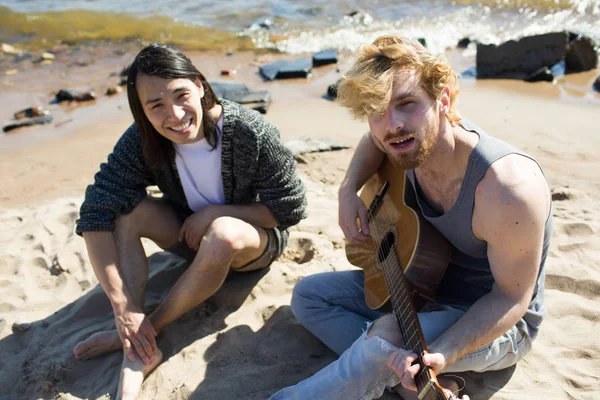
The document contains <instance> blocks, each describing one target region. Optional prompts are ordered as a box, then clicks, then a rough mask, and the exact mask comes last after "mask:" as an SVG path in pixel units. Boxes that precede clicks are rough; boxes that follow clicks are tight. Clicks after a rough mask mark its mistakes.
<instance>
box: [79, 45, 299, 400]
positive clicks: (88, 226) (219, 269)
mask: <svg viewBox="0 0 600 400" xmlns="http://www.w3.org/2000/svg"><path fill="white" fill-rule="evenodd" d="M127 94H128V99H129V105H130V107H131V111H132V113H133V116H134V119H135V123H134V124H133V125H131V127H130V128H129V129H128V130H127V131H126V132H125V133H124V134H123V136H122V137H121V138H120V140H119V141H118V143H117V144H116V146H115V148H114V150H113V152H112V154H110V155H109V157H108V161H107V162H106V163H103V164H102V165H101V167H100V171H99V172H98V173H97V174H96V176H95V182H94V184H93V185H90V186H88V188H87V191H86V195H85V201H84V203H83V204H82V206H81V217H80V219H79V221H78V224H77V228H76V231H77V233H78V234H81V235H82V236H83V238H84V239H85V242H86V246H87V249H88V253H89V257H90V261H91V264H92V267H93V269H94V272H95V273H96V276H97V277H98V280H99V282H100V285H101V286H102V288H103V289H104V292H105V293H106V295H107V296H108V298H109V300H110V303H111V305H112V308H113V312H114V316H115V324H116V329H115V330H111V331H104V332H99V333H96V334H94V335H92V336H91V337H89V338H88V339H86V340H84V341H82V342H80V343H78V344H77V345H76V346H75V348H74V353H75V356H76V357H77V358H78V359H89V358H93V357H97V356H99V355H101V354H105V353H107V352H109V351H114V350H116V349H120V348H123V350H124V357H123V365H122V368H121V379H120V383H119V389H118V393H117V397H118V398H127V399H133V398H135V397H136V396H137V394H138V392H139V389H140V387H141V384H142V381H143V379H144V377H145V375H146V374H147V373H148V372H149V371H150V370H152V369H153V368H154V367H156V365H157V364H158V363H159V362H160V361H161V358H162V353H161V352H160V349H158V348H157V346H156V340H155V336H156V335H157V334H158V333H159V332H160V331H161V330H162V329H163V328H164V327H165V326H166V325H168V324H169V323H171V322H173V321H174V320H176V319H177V318H179V317H180V316H181V315H183V314H184V313H186V312H187V311H189V310H191V309H192V308H194V307H196V306H197V305H199V304H200V303H202V302H203V301H205V300H206V299H207V298H208V297H210V296H211V295H212V294H214V293H215V292H216V291H217V290H218V289H219V288H220V287H221V285H222V284H223V282H224V280H225V278H226V276H227V274H228V273H229V271H231V270H233V271H239V272H247V271H254V270H257V269H261V268H265V267H267V266H269V265H270V264H271V263H272V262H273V260H275V259H276V258H277V257H278V256H279V255H280V254H281V253H282V251H283V249H284V247H285V245H286V242H287V237H288V232H287V228H288V227H289V226H292V225H295V224H297V223H298V222H299V221H300V220H301V219H302V218H304V217H305V208H306V198H305V188H304V186H303V184H302V183H301V181H300V179H299V178H298V177H297V176H296V174H295V161H294V158H293V156H292V154H291V152H290V151H289V150H287V149H286V148H285V147H284V146H283V145H282V144H281V142H280V141H279V132H278V130H277V129H276V128H275V127H274V126H273V125H271V124H270V123H268V122H267V121H265V120H264V119H263V118H262V117H261V116H260V114H258V113H257V112H255V111H252V110H249V109H247V108H243V107H241V106H239V105H237V104H236V103H232V102H229V101H226V100H223V99H217V97H216V96H215V93H214V92H213V90H212V89H211V87H210V85H209V84H208V82H207V81H206V79H205V78H204V76H203V75H202V74H201V73H200V72H199V71H198V70H197V69H196V67H194V65H193V64H192V62H191V61H190V60H189V59H188V58H187V57H186V56H185V55H184V54H183V53H181V52H180V51H178V50H176V49H173V48H171V47H168V46H163V45H158V44H153V45H150V46H148V47H146V48H144V49H143V50H142V51H141V52H140V53H139V54H138V55H137V57H136V58H135V60H134V62H133V63H132V65H131V67H130V69H129V76H128V84H127ZM150 185H157V186H158V187H159V188H160V190H161V191H162V192H163V194H164V196H163V197H162V198H161V199H156V198H152V197H149V196H148V195H147V192H146V188H147V187H148V186H150ZM141 238H148V239H151V240H152V241H154V242H155V243H157V244H158V245H159V246H160V247H162V248H163V249H166V250H168V251H170V252H172V253H175V254H177V255H179V256H181V257H183V258H185V259H187V260H188V261H189V262H190V265H189V268H188V269H187V270H186V271H185V272H184V274H183V275H182V276H181V277H180V278H179V280H178V281H177V282H176V284H175V285H174V286H173V288H172V289H171V290H170V291H169V293H168V295H167V296H166V298H165V299H164V300H163V301H162V303H161V304H160V305H159V306H158V307H157V308H156V309H155V310H154V311H153V312H152V313H151V314H150V315H145V314H144V311H143V310H144V295H145V289H146V284H147V282H148V261H147V258H146V256H145V254H144V249H143V247H142V244H141V240H140V239H141Z"/></svg>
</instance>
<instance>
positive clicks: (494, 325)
mask: <svg viewBox="0 0 600 400" xmlns="http://www.w3.org/2000/svg"><path fill="white" fill-rule="evenodd" d="M457 94H458V83H457V78H456V75H455V73H454V72H453V71H452V68H451V67H450V65H449V64H448V62H447V61H446V60H445V59H444V58H443V57H437V56H434V55H432V54H430V53H429V52H428V51H427V50H426V49H425V48H424V47H423V46H422V45H420V44H419V43H418V42H416V41H413V40H410V39H407V38H403V37H396V36H385V37H380V38H378V39H377V40H375V42H373V44H371V45H366V46H363V47H362V48H361V50H360V52H359V54H358V59H357V60H356V62H355V63H354V65H353V66H352V68H351V69H350V70H349V71H348V73H346V74H345V76H344V78H343V80H342V82H341V83H340V87H339V89H338V96H339V97H338V98H339V102H340V104H342V105H343V106H345V107H348V108H349V109H350V111H351V113H352V114H353V115H354V116H355V117H357V118H361V119H363V120H364V119H366V120H367V121H368V124H369V128H370V131H369V132H368V133H367V134H365V136H364V137H363V138H362V139H361V141H360V143H359V144H358V146H357V148H356V152H355V154H354V156H353V158H352V161H351V163H350V166H349V168H348V171H347V174H346V177H345V179H344V181H343V182H342V184H341V186H340V189H339V223H340V227H341V228H342V230H343V231H344V234H345V236H346V239H347V240H348V241H349V242H350V243H353V244H360V243H364V242H365V241H367V240H370V238H371V235H370V232H369V226H368V217H367V208H366V205H365V204H364V202H363V201H362V200H361V199H360V197H358V195H357V192H358V190H359V189H360V188H361V187H362V186H363V185H364V184H365V182H366V181H367V180H368V179H369V178H370V177H371V176H372V175H373V174H374V173H375V172H376V171H378V169H379V168H380V166H381V165H382V163H383V161H384V159H385V158H386V157H387V159H388V161H389V162H390V163H391V164H392V165H393V166H394V167H396V168H397V169H400V170H406V176H407V178H408V181H409V182H410V184H409V185H408V186H407V190H411V191H413V192H414V194H415V197H416V199H417V204H418V208H419V209H420V211H421V212H422V215H423V217H424V218H425V219H426V220H428V221H429V222H430V223H431V224H432V225H433V227H435V228H436V229H437V230H438V231H439V233H441V234H442V235H443V236H444V237H445V238H446V239H447V240H448V241H449V243H450V244H451V246H452V252H451V257H450V262H449V264H448V268H447V271H446V274H445V275H444V277H443V279H442V281H441V283H440V284H439V286H438V288H437V291H436V299H435V300H430V301H428V302H426V303H425V305H424V306H422V307H421V308H420V309H419V312H418V317H419V322H420V325H421V327H422V331H423V335H424V339H425V341H426V343H427V347H428V349H429V354H427V355H425V356H424V357H423V362H424V363H425V365H427V366H429V367H431V368H432V369H433V370H434V372H436V373H446V372H461V371H478V372H483V371H491V370H499V369H504V368H507V367H510V366H512V365H514V364H515V363H516V362H517V361H519V360H520V359H521V358H522V357H523V356H524V355H525V354H526V353H527V352H528V351H529V350H530V349H531V346H532V342H533V340H534V338H535V337H536V335H537V333H538V329H539V327H540V324H541V322H542V319H543V317H544V315H545V313H546V310H545V307H544V304H543V294H544V276H545V270H544V263H545V260H546V256H547V254H548V248H549V241H550V236H551V231H552V214H551V195H550V191H549V188H548V184H547V182H546V179H545V177H544V174H543V172H542V170H541V168H540V166H539V165H538V163H537V162H536V161H535V160H534V159H533V158H531V157H530V156H528V155H526V154H524V153H522V152H521V151H519V150H518V149H516V148H514V147H512V146H511V145H509V144H507V143H505V142H503V141H501V140H499V139H497V138H494V137H492V136H489V135H487V134H486V133H485V132H484V131H483V130H482V129H481V128H479V127H478V126H476V125H475V124H474V123H472V122H470V121H468V120H465V119H462V118H461V117H460V116H459V114H458V112H457V111H456V99H457ZM398 173H404V172H402V171H399V172H398ZM363 275H364V274H363V271H362V270H352V271H340V272H330V273H322V274H317V275H312V276H308V277H306V278H304V279H302V280H301V281H300V282H298V284H297V285H296V287H295V289H294V294H293V298H292V304H291V305H292V310H293V312H294V315H295V316H296V318H297V319H298V320H299V321H300V322H301V323H302V324H303V325H304V326H305V327H306V328H307V329H308V330H309V331H311V332H312V333H313V334H315V335H316V336H317V337H318V338H319V339H320V340H321V341H323V343H325V344H326V345H327V346H328V347H329V348H331V349H332V350H333V351H335V352H336V353H338V354H339V355H340V358H339V359H338V360H337V361H335V362H333V363H332V364H330V365H329V366H327V367H326V368H324V369H323V370H321V371H319V372H318V373H317V374H315V375H313V376H312V377H310V378H308V379H306V380H304V381H302V382H300V383H298V384H297V385H295V386H291V387H288V388H285V389H283V390H281V391H280V392H278V393H277V394H275V395H274V396H273V399H292V398H293V399H344V400H349V399H372V398H378V397H380V396H381V395H382V394H383V392H384V390H385V388H386V387H390V388H394V387H395V388H398V391H403V392H402V393H401V394H402V397H403V398H404V399H409V398H416V397H417V394H416V392H414V390H415V389H416V387H415V381H414V377H415V375H416V374H417V373H418V370H419V368H420V367H419V364H418V363H417V364H414V365H413V362H414V361H415V360H416V355H415V354H413V353H412V352H410V351H407V350H404V349H403V348H404V347H405V346H404V340H403V338H402V335H401V334H400V332H399V328H398V324H397V321H396V318H395V316H394V315H393V314H390V313H387V314H386V313H384V312H382V311H380V310H372V309H370V308H369V307H367V304H366V302H365V298H364V287H363V284H364V276H363ZM442 386H443V385H442ZM407 389H412V390H413V391H412V392H410V391H409V390H407ZM465 398H466V396H465Z"/></svg>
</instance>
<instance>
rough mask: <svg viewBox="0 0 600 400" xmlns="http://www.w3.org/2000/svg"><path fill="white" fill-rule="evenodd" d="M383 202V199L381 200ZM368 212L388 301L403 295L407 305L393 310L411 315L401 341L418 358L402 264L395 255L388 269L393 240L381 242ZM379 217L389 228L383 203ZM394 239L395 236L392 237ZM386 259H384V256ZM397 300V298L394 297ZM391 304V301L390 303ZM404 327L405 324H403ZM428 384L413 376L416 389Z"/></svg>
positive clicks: (422, 377)
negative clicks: (410, 333)
mask: <svg viewBox="0 0 600 400" xmlns="http://www.w3.org/2000/svg"><path fill="white" fill-rule="evenodd" d="M384 197H385V196H384ZM382 200H383V199H382ZM367 211H368V218H369V221H371V223H369V225H370V228H371V235H372V237H373V239H374V243H375V248H376V254H377V261H376V262H377V263H381V264H383V266H384V267H383V268H382V271H383V272H384V276H386V277H387V281H388V282H389V284H388V285H387V286H388V292H389V294H390V299H394V298H395V295H396V294H401V295H403V298H404V301H407V300H408V301H409V304H408V305H405V304H404V302H403V303H402V304H399V305H398V304H396V305H394V304H393V306H394V308H396V310H395V312H396V313H397V312H399V313H400V317H401V318H403V319H404V320H405V321H406V320H407V319H408V317H410V316H411V315H410V314H413V315H412V317H413V318H411V319H410V324H409V325H408V326H407V328H412V329H413V331H414V333H413V334H412V335H411V336H410V337H408V338H406V337H405V336H406V334H407V333H408V332H402V336H403V340H404V342H405V345H406V347H408V348H409V349H410V350H413V351H415V350H416V351H415V352H416V353H417V354H418V355H419V357H420V356H421V355H422V354H423V352H424V348H423V345H422V343H421V338H420V336H419V335H418V331H417V326H414V320H415V318H418V315H417V313H416V311H414V309H413V307H412V304H410V299H409V297H408V296H409V295H410V294H408V293H407V289H406V286H407V284H406V281H405V277H404V272H403V270H402V264H401V262H400V261H399V256H398V254H397V253H395V258H393V260H396V261H397V265H396V268H390V267H393V265H390V262H393V260H392V257H389V254H390V252H391V251H394V252H395V251H396V250H395V247H396V246H395V244H396V242H395V240H394V241H392V242H391V243H392V244H391V245H388V244H387V242H384V241H382V240H381V237H380V236H379V232H378V229H377V226H376V225H377V224H376V219H375V214H374V211H377V210H371V209H370V208H369V209H368V210H367ZM378 213H379V215H382V214H383V218H381V219H383V220H384V221H385V226H391V224H392V223H391V218H390V217H389V215H388V212H387V208H386V207H385V202H384V203H383V204H382V205H381V206H380V207H379V210H378ZM394 238H395V235H394ZM379 243H381V246H379V245H378V244H379ZM386 255H387V257H384V256H386ZM392 270H393V271H395V272H396V273H395V274H393V276H390V274H391V273H392ZM391 282H395V283H396V284H395V285H392V284H391ZM396 298H397V297H396ZM392 302H393V301H392ZM405 310H406V311H408V314H409V315H408V316H406V315H404V311H405ZM405 325H406V324H405ZM427 382H428V377H427V376H426V374H417V376H415V383H417V387H418V388H423V387H425V385H427ZM432 394H433V396H434V397H433V399H438V398H439V396H438V392H437V391H435V390H434V391H431V390H430V391H428V392H427V393H426V395H425V398H427V399H432V397H431V395H432ZM444 399H446V396H445V395H444Z"/></svg>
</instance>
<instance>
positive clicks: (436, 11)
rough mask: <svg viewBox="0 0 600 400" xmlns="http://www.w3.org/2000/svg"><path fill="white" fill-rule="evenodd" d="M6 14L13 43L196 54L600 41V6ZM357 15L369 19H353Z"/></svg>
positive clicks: (300, 5) (233, 3)
mask: <svg viewBox="0 0 600 400" xmlns="http://www.w3.org/2000/svg"><path fill="white" fill-rule="evenodd" d="M0 6H4V7H6V8H5V9H1V8H0V39H3V40H6V41H10V40H11V39H12V41H15V40H16V39H20V40H21V41H31V42H34V41H35V40H41V39H46V40H45V41H44V43H47V42H48V41H52V40H61V39H70V40H78V39H123V38H125V37H127V36H136V35H137V36H141V37H142V38H143V39H145V40H158V41H163V42H171V43H175V44H179V45H182V46H184V47H191V48H219V49H222V48H224V47H228V48H244V47H245V48H248V47H254V48H267V49H277V50H279V51H282V52H288V53H300V52H312V51H318V50H322V49H326V48H337V49H340V50H355V49H356V48H357V47H358V46H360V45H361V44H364V43H367V42H371V41H373V39H375V38H376V37H377V36H380V35H382V34H389V33H400V34H406V35H409V36H412V37H424V38H425V39H426V40H427V43H428V47H429V48H430V49H431V50H432V51H433V52H442V51H444V49H446V48H452V47H455V46H456V43H457V41H458V40H459V39H461V38H463V37H470V38H472V39H476V40H478V41H481V42H485V43H500V42H503V41H505V40H508V39H513V38H518V37H520V36H524V35H530V34H536V33H544V32H551V31H558V30H565V29H566V30H573V31H577V32H581V33H584V34H586V35H589V36H592V37H594V38H596V39H598V40H600V0H529V1H525V0H480V1H472V0H454V1H450V0H424V1H423V0H406V1H403V2H398V1H390V0H368V1H367V0H308V1H302V2H299V1H291V0H254V1H252V2H249V1H247V0H229V1H226V2H225V1H208V0H176V1H175V0H168V1H158V0H128V1H118V0H0ZM356 10H362V11H364V13H359V14H356V15H354V16H353V17H350V16H348V15H346V14H349V13H351V12H353V11H356ZM2 14H5V15H9V14H10V16H9V17H6V16H5V19H4V20H3V19H2V16H1V15H2ZM67 28H69V29H67Z"/></svg>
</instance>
